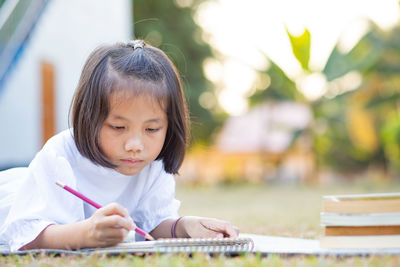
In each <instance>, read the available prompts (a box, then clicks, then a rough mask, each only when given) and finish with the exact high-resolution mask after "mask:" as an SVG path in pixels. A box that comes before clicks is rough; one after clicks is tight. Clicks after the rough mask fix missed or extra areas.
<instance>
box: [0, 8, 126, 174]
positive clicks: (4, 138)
mask: <svg viewBox="0 0 400 267" xmlns="http://www.w3.org/2000/svg"><path fill="white" fill-rule="evenodd" d="M131 11H132V7H131V1H130V0H113V1H109V0H69V1H65V0H51V1H50V2H49V4H48V6H47V7H46V9H45V11H44V13H43V15H42V17H41V18H40V20H39V22H38V24H37V25H36V27H35V30H34V32H33V35H32V36H31V39H30V41H29V42H28V43H27V46H26V47H25V50H24V53H23V54H22V56H21V57H20V59H19V61H18V63H17V65H16V66H15V67H14V69H13V71H12V72H11V74H10V76H9V77H8V79H7V81H6V84H5V88H3V91H2V92H1V93H0V168H1V167H6V166H10V165H15V164H27V163H29V162H30V161H31V160H32V158H33V156H34V155H35V154H36V152H38V151H39V150H40V148H41V139H42V126H41V118H42V117H41V116H42V114H41V111H42V104H41V80H40V75H41V74H40V62H41V61H42V60H46V61H49V62H51V63H52V64H54V66H55V88H56V96H55V97H56V100H55V105H56V114H55V118H56V131H57V132H59V131H62V130H64V129H66V128H67V127H68V111H69V106H70V102H71V99H72V95H73V93H74V90H75V88H76V86H77V83H78V80H79V76H80V72H81V69H82V67H83V64H84V62H85V60H86V58H87V57H88V55H89V54H90V52H91V51H93V49H94V48H96V47H97V46H99V45H101V44H104V43H114V42H118V41H126V40H129V39H130V38H132V15H131Z"/></svg>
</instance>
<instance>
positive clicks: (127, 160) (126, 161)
mask: <svg viewBox="0 0 400 267" xmlns="http://www.w3.org/2000/svg"><path fill="white" fill-rule="evenodd" d="M121 161H122V162H123V163H126V164H131V165H136V164H139V163H142V162H143V160H141V159H121Z"/></svg>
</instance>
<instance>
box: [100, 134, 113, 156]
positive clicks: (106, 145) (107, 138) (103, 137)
mask: <svg viewBox="0 0 400 267" xmlns="http://www.w3.org/2000/svg"><path fill="white" fill-rule="evenodd" d="M99 141H100V148H101V150H102V151H103V153H105V154H106V155H107V154H109V151H110V150H112V147H114V142H113V138H111V135H110V133H109V132H108V131H107V130H105V129H102V130H101V131H100V137H99Z"/></svg>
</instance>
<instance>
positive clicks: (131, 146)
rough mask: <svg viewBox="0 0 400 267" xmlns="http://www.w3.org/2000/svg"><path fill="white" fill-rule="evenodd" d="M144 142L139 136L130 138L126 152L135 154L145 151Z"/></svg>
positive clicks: (126, 144) (126, 143) (126, 145)
mask: <svg viewBox="0 0 400 267" xmlns="http://www.w3.org/2000/svg"><path fill="white" fill-rule="evenodd" d="M143 148H144V146H143V142H142V138H141V137H140V136H138V135H136V136H131V137H130V138H128V139H127V140H126V142H125V150H126V151H132V152H134V153H138V152H141V151H143Z"/></svg>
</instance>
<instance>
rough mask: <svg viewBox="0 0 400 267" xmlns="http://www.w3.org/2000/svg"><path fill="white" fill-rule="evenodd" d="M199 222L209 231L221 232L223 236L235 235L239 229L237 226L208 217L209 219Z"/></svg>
mask: <svg viewBox="0 0 400 267" xmlns="http://www.w3.org/2000/svg"><path fill="white" fill-rule="evenodd" d="M200 224H201V225H203V227H205V228H207V229H209V230H211V231H214V232H218V233H222V234H223V236H227V237H237V236H238V233H239V231H238V230H239V229H238V228H237V227H235V226H233V225H232V224H231V223H229V222H225V221H220V220H215V219H212V220H210V219H209V220H201V221H200Z"/></svg>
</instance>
